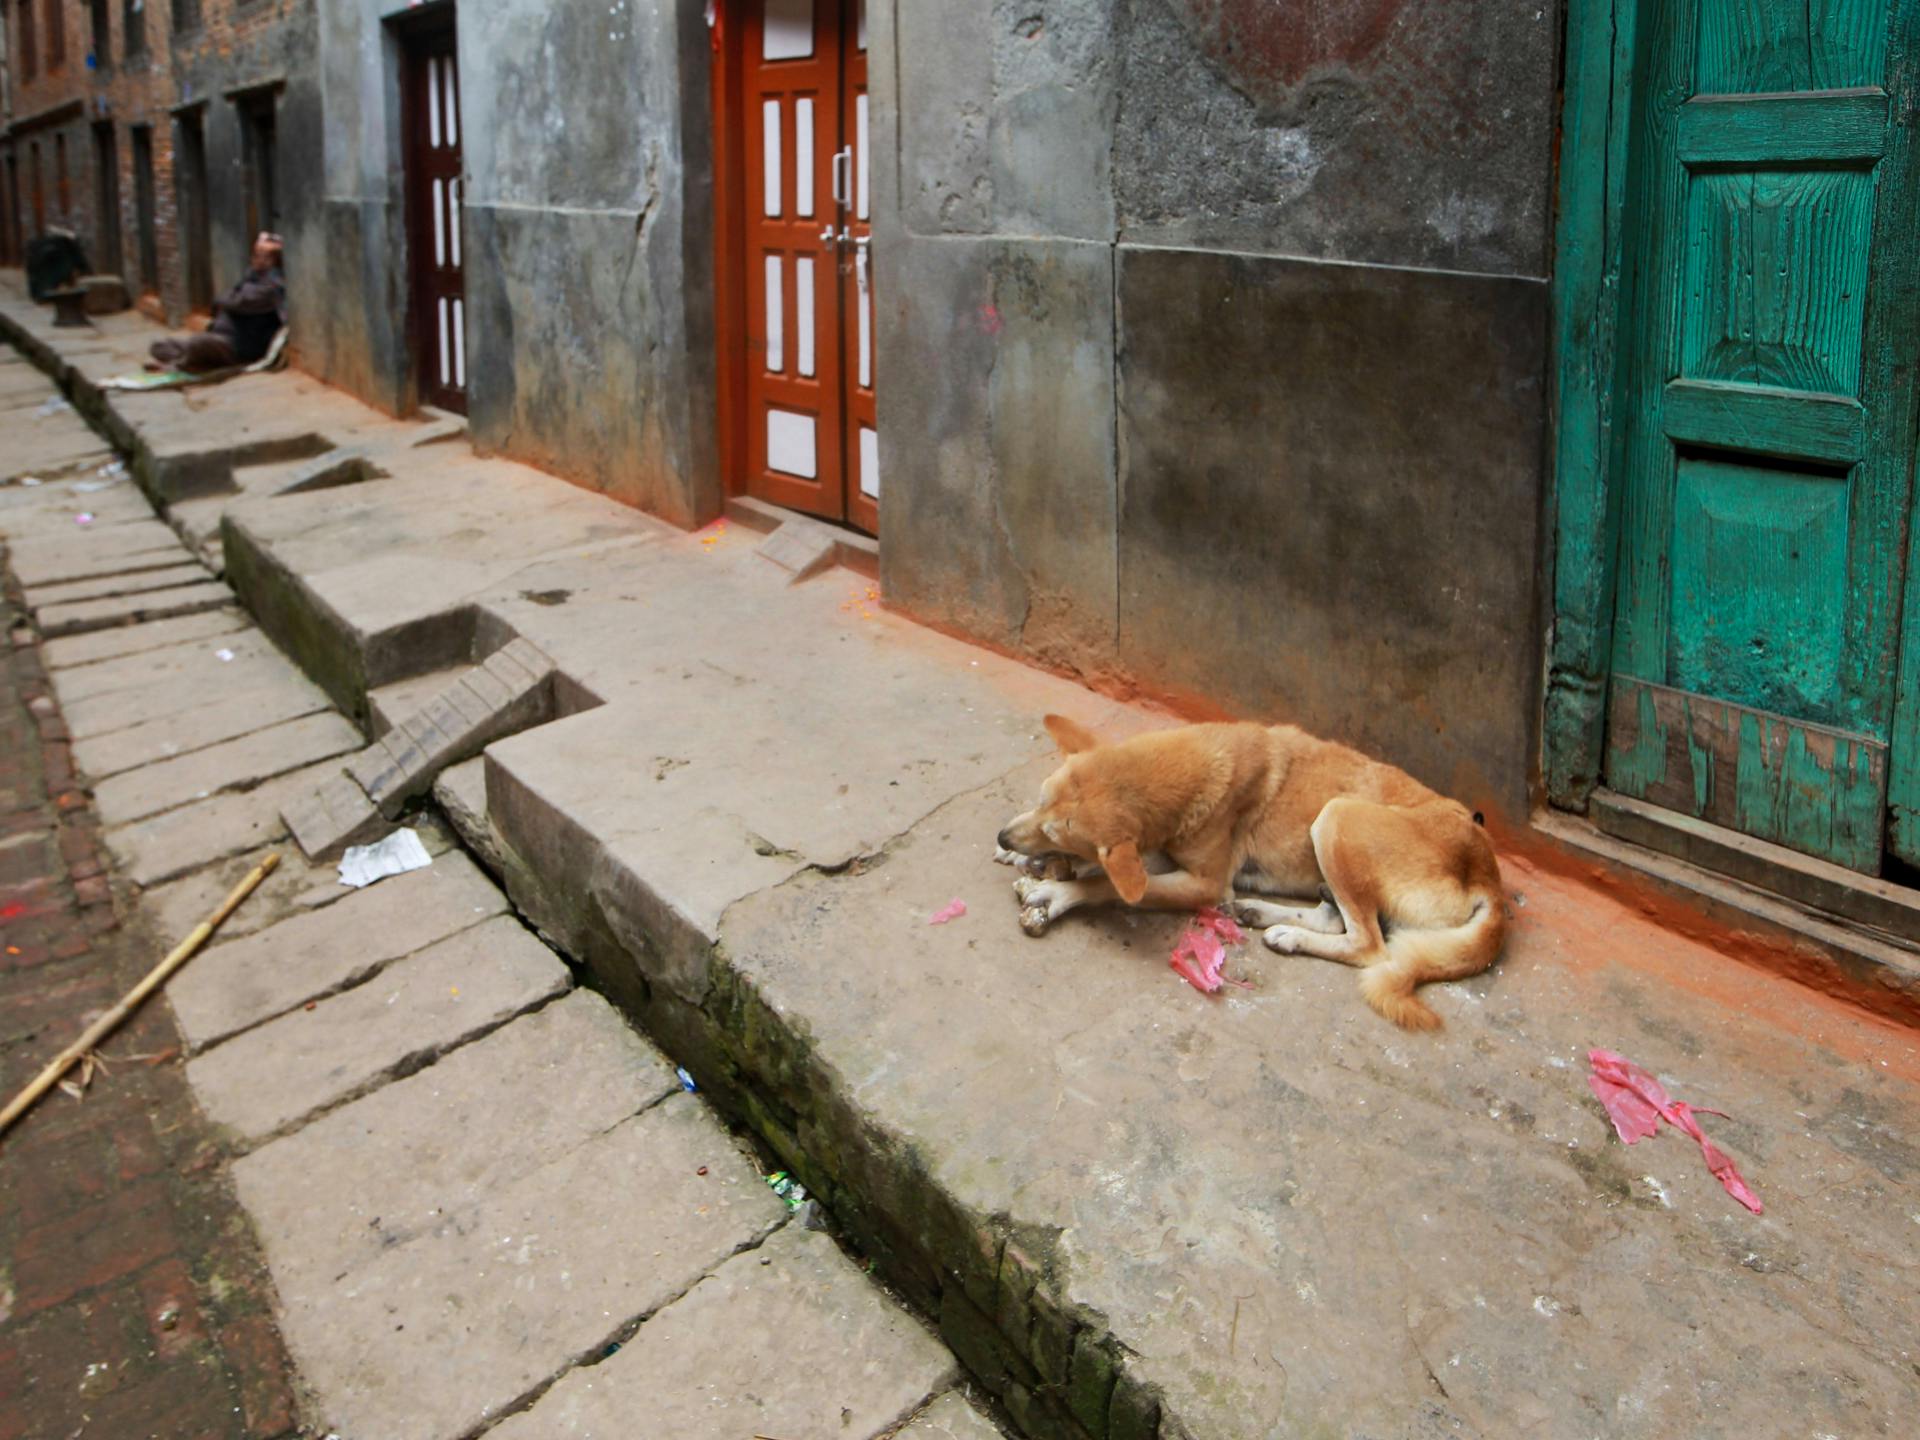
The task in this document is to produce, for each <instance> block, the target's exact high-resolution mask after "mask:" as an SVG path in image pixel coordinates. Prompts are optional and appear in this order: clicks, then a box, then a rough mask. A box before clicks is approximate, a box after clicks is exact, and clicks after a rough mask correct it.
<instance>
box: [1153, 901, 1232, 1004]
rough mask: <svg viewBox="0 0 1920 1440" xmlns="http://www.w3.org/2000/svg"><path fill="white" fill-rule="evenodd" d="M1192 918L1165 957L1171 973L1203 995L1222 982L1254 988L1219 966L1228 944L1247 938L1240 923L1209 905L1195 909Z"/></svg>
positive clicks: (1210, 992) (1218, 986)
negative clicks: (1171, 951)
mask: <svg viewBox="0 0 1920 1440" xmlns="http://www.w3.org/2000/svg"><path fill="white" fill-rule="evenodd" d="M1193 922H1194V923H1193V924H1192V925H1189V926H1188V927H1187V929H1186V931H1185V932H1184V933H1183V934H1182V935H1181V936H1180V943H1179V944H1177V945H1175V946H1174V947H1173V956H1172V958H1171V959H1169V960H1168V961H1167V963H1168V964H1169V965H1170V966H1172V967H1173V971H1174V973H1175V974H1176V975H1178V976H1179V977H1180V978H1181V979H1182V980H1184V981H1186V982H1187V983H1188V984H1189V985H1191V986H1193V988H1194V989H1196V990H1198V991H1200V992H1201V994H1203V995H1211V994H1213V993H1214V992H1215V991H1216V990H1218V989H1219V988H1220V987H1221V986H1222V985H1233V986H1236V987H1238V988H1239V989H1242V990H1251V989H1253V986H1251V985H1249V984H1248V983H1247V982H1246V981H1244V980H1235V979H1234V978H1233V977H1232V976H1230V975H1223V974H1221V973H1220V967H1221V966H1223V965H1225V964H1226V963H1227V946H1228V945H1238V944H1239V943H1240V942H1241V941H1242V940H1243V939H1245V938H1246V936H1245V933H1244V932H1243V931H1242V930H1241V929H1240V927H1239V926H1238V925H1236V924H1234V922H1233V921H1232V920H1231V919H1229V918H1228V917H1227V916H1225V915H1222V914H1221V913H1220V912H1219V911H1218V910H1216V909H1215V908H1214V907H1213V906H1211V905H1209V906H1207V907H1206V909H1204V910H1201V911H1198V912H1197V913H1196V914H1195V915H1194V917H1193Z"/></svg>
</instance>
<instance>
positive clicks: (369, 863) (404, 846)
mask: <svg viewBox="0 0 1920 1440" xmlns="http://www.w3.org/2000/svg"><path fill="white" fill-rule="evenodd" d="M432 863H433V857H432V856H431V855H429V854H427V847H426V846H425V845H423V844H421V843H420V836H419V834H418V833H417V832H416V831H413V830H411V829H403V830H396V831H394V832H393V833H392V834H391V835H389V836H387V838H386V839H384V840H381V841H379V842H377V843H376V844H372V845H349V846H348V847H347V853H346V854H344V855H342V856H341V857H340V883H341V884H342V885H351V886H353V887H354V888H355V889H358V888H360V887H361V886H363V885H371V884H373V882H374V881H376V880H384V879H386V878H387V876H389V875H404V874H406V873H407V871H409V870H422V869H425V868H426V867H427V866H429V865H431V864H432Z"/></svg>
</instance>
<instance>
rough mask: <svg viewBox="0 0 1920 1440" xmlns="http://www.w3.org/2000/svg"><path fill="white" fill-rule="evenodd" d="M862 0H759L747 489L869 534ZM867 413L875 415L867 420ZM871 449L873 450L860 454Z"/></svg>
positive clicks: (744, 104)
mask: <svg viewBox="0 0 1920 1440" xmlns="http://www.w3.org/2000/svg"><path fill="white" fill-rule="evenodd" d="M865 8H866V7H865V5H864V3H863V0H749V3H748V4H746V5H745V6H744V7H743V10H744V14H743V15H742V21H743V23H742V24H741V25H740V26H739V28H738V30H737V32H736V33H735V37H734V43H737V44H738V46H739V47H740V54H739V64H740V71H739V73H740V107H741V108H740V113H739V114H738V116H737V119H736V123H737V124H738V126H739V130H738V133H739V135H740V136H741V141H742V144H741V157H742V166H741V170H742V173H741V177H740V180H741V184H740V186H739V190H738V194H739V196H740V206H739V212H740V222H739V223H740V225H741V226H742V229H743V230H744V244H743V246H742V253H743V272H744V273H743V274H742V275H741V276H740V283H741V290H742V293H743V296H744V304H743V305H742V306H741V307H740V315H741V324H742V325H743V326H744V329H745V332H746V343H745V346H744V347H743V349H744V355H743V356H742V359H741V363H742V364H743V365H744V367H745V371H746V373H745V376H744V382H743V384H742V386H741V394H742V396H743V399H744V404H743V406H742V410H743V413H742V414H741V416H740V417H739V424H740V426H741V428H742V430H743V431H744V434H742V435H740V436H739V437H738V441H739V443H738V447H737V453H739V454H740V455H741V456H742V457H743V465H744V469H745V472H746V473H745V486H746V489H747V492H748V493H749V494H751V495H756V496H758V497H760V498H761V499H764V500H769V501H772V502H773V503H774V504H777V505H784V506H786V507H788V508H790V509H794V510H804V511H807V512H808V513H810V514H815V515H821V516H825V517H827V518H829V519H834V520H851V521H852V522H853V523H855V524H856V525H860V526H862V527H864V528H866V529H868V530H875V529H877V527H878V524H879V510H878V507H877V504H876V499H875V497H876V496H877V485H875V486H874V487H873V489H874V494H873V495H868V494H863V493H862V485H863V480H862V476H863V475H870V474H871V472H872V469H873V467H872V465H871V463H869V464H868V465H867V466H866V469H865V470H864V471H863V470H862V469H861V457H862V455H863V453H864V454H869V455H870V454H871V452H872V449H873V441H872V438H871V436H872V433H873V365H872V341H871V334H872V324H871V316H872V311H871V308H870V306H869V307H867V308H864V309H863V308H862V303H861V302H862V301H870V299H871V294H870V292H871V288H872V287H871V283H870V280H869V277H870V275H871V266H870V265H869V264H868V262H867V259H866V251H867V248H868V247H867V245H866V243H865V238H864V237H865V234H866V230H867V214H868V211H869V208H870V206H869V204H868V200H867V196H868V189H869V185H868V181H867V178H866V176H867V174H868V170H867V168H866V166H865V164H864V146H862V145H861V144H860V143H859V136H860V135H861V134H862V133H864V127H865V123H866V120H865V117H866V113H867V102H866V51H865V28H866V27H865ZM862 415H864V417H865V419H864V420H861V419H859V418H857V417H859V416H862ZM863 447H864V448H863Z"/></svg>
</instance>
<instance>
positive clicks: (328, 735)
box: [93, 711, 360, 825]
mask: <svg viewBox="0 0 1920 1440" xmlns="http://www.w3.org/2000/svg"><path fill="white" fill-rule="evenodd" d="M359 743H360V732H359V731H358V730H356V729H354V727H353V726H352V725H350V724H348V723H347V722H346V721H345V720H343V719H341V718H340V717H339V716H338V715H336V714H334V713H333V712H332V711H327V712H326V713H324V714H320V715H309V716H307V717H306V718H304V719H301V720H289V721H287V722H285V723H284V724H280V725H273V726H269V727H268V728H267V729H265V730H256V731H254V732H253V733H252V734H250V735H243V736H241V737H239V738H238V739H235V740H225V741H222V742H221V743H220V744H218V745H210V746H208V747H207V748H206V749H204V750H196V751H195V752H194V753H193V754H191V755H181V756H178V757H176V758H175V759H172V760H162V761H160V762H159V763H157V764H153V765H148V766H146V767H145V768H144V769H140V770H130V771H128V772H126V773H125V774H121V775H115V776H114V777H112V778H111V779H108V780H102V781H101V782H100V783H99V784H97V785H95V786H94V787H93V800H94V806H95V808H96V809H97V810H98V811H99V813H100V819H101V821H102V822H103V823H105V824H107V825H124V824H126V823H127V822H128V821H132V820H140V819H143V818H145V817H146V816H149V815H157V814H159V813H160V812H161V811H162V810H171V809H172V808H174V807H175V806H176V805H187V804H191V803H192V802H193V801H195V800H204V799H206V798H207V797H208V796H210V795H214V794H217V793H218V792H220V791H222V790H247V789H251V788H253V787H254V786H256V785H258V784H259V783H260V782H261V781H262V780H269V779H272V778H273V777H274V776H276V775H282V774H285V773H286V772H287V771H289V770H293V769H296V768H298V767H300V766H302V765H307V764H311V763H312V762H314V761H317V760H325V759H327V758H329V757H330V756H336V755H345V754H347V753H348V752H349V751H351V750H353V749H354V747H355V746H357V745H358V744H359Z"/></svg>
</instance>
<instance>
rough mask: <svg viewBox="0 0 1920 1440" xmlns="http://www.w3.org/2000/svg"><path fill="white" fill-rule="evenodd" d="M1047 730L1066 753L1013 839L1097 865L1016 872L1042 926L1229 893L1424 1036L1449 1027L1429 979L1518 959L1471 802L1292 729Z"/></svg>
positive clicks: (1051, 720)
mask: <svg viewBox="0 0 1920 1440" xmlns="http://www.w3.org/2000/svg"><path fill="white" fill-rule="evenodd" d="M1046 727H1047V732H1048V733H1049V734H1051V735H1052V736H1053V738H1054V740H1055V741H1056V742H1057V743H1058V744H1059V746H1060V749H1061V751H1062V752H1063V753H1064V754H1065V756H1066V757H1067V758H1066V762H1065V763H1064V764H1062V765H1061V766H1060V768H1059V769H1058V770H1056V771H1054V772H1053V774H1051V775H1049V776H1048V777H1047V779H1046V782H1045V783H1044V784H1043V785H1042V786H1041V787H1040V805H1039V808H1037V809H1034V810H1029V811H1028V812H1027V813H1026V814H1024V815H1020V816H1017V817H1016V818H1015V819H1013V820H1012V821H1010V822H1009V823H1008V825H1007V827H1006V828H1005V829H1004V830H1002V831H1001V832H1000V845H1001V847H1002V849H1003V850H1006V851H1011V852H1014V853H1015V854H1016V855H1022V856H1034V857H1039V856H1051V855H1060V854H1065V855H1070V856H1074V857H1076V858H1077V859H1079V860H1081V861H1087V862H1092V863H1090V864H1086V865H1083V866H1080V867H1078V868H1077V870H1076V871H1075V873H1074V874H1072V875H1070V876H1066V877H1062V878H1036V877H1034V876H1031V875H1029V876H1025V877H1022V878H1021V879H1020V880H1018V881H1016V882H1015V885H1014V890H1015V893H1016V894H1017V895H1018V896H1019V898H1020V903H1021V906H1022V907H1023V908H1022V911H1021V917H1020V923H1021V927H1022V928H1023V929H1025V930H1026V931H1027V933H1028V934H1030V935H1038V934H1041V933H1043V932H1044V931H1045V930H1046V928H1047V926H1048V925H1049V924H1051V923H1052V922H1053V921H1055V920H1057V919H1059V918H1060V917H1061V916H1062V915H1064V914H1066V913H1067V911H1069V910H1071V909H1073V908H1074V907H1075V906H1079V905H1093V904H1099V903H1101V902H1103V901H1108V900H1113V899H1115V898H1118V899H1121V900H1124V901H1126V903H1127V904H1129V905H1141V906H1145V907H1148V908H1150V909H1155V910H1192V909H1196V908H1198V907H1200V906H1202V905H1218V904H1226V905H1228V907H1229V909H1230V912H1231V913H1232V914H1233V915H1234V917H1235V918H1236V919H1238V920H1239V921H1241V923H1243V924H1247V925H1252V926H1260V927H1266V928H1265V930H1264V934H1263V935H1262V937H1261V938H1263V939H1264V940H1265V941H1266V943H1267V945H1268V947H1269V948H1270V949H1273V950H1277V951H1280V952H1281V953H1283V954H1288V955H1317V956H1319V957H1320V958H1321V959H1323V960H1338V961H1339V962H1341V963H1342V964H1344V965H1353V966H1356V967H1359V969H1360V970H1361V972H1362V973H1361V976H1360V993H1361V994H1362V995H1364V996H1365V997H1366V1001H1367V1003H1368V1004H1369V1005H1371V1006H1372V1007H1373V1008H1374V1009H1375V1010H1378V1011H1379V1012H1380V1013H1381V1014H1382V1015H1384V1016H1386V1017H1387V1019H1389V1020H1391V1021H1393V1022H1394V1023H1395V1024H1396V1025H1403V1026H1405V1027H1406V1028H1407V1029H1409V1030H1431V1029H1435V1028H1437V1027H1438V1026H1439V1024H1440V1017H1439V1016H1438V1015H1436V1014H1435V1013H1434V1012H1433V1011H1432V1010H1431V1009H1430V1008H1429V1007H1428V1006H1427V1005H1426V1004H1425V1003H1424V1002H1423V1001H1421V1000H1420V999H1418V998H1417V997H1416V996H1415V995H1414V993H1413V991H1414V987H1415V986H1417V985H1420V984H1423V983H1425V982H1426V981H1428V980H1459V979H1463V978H1465V977H1466V976H1468V975H1477V974H1479V973H1480V972H1481V971H1482V970H1484V969H1486V968H1487V967H1488V966H1489V965H1491V964H1492V963H1493V961H1494V957H1495V956H1496V955H1498V954H1499V953H1500V941H1501V939H1502V936H1503V934H1504V932H1505V930H1506V908H1505V902H1504V900H1503V898H1502V895H1501V890H1500V868H1499V865H1498V863H1497V862H1496V861H1495V859H1494V855H1493V845H1492V843H1491V842H1490V841H1488V839H1487V836H1486V832H1485V831H1483V830H1482V829H1480V827H1479V826H1477V825H1476V824H1474V820H1473V816H1472V815H1470V814H1469V813H1468V812H1467V809H1466V807H1465V806H1463V805H1461V804H1459V803H1457V802H1456V801H1453V800H1448V799H1444V798H1443V797H1441V796H1439V795H1436V794H1434V792H1433V791H1431V790H1429V789H1427V787H1426V786H1424V785H1422V784H1421V783H1420V782H1419V781H1417V780H1415V779H1414V778H1413V777H1412V776H1411V775H1408V774H1407V773H1406V772H1405V771H1402V770H1397V769H1395V768H1394V767H1393V766H1391V765H1383V764H1381V763H1380V762H1378V761H1376V760H1369V759H1368V758H1367V757H1366V756H1364V755H1361V754H1359V753H1358V752H1357V751H1353V750H1349V749H1347V748H1346V747H1345V746H1344V745H1335V744H1332V743H1331V742H1329V741H1325V740H1316V739H1315V738H1314V737H1312V736H1311V735H1308V734H1306V733H1305V732H1303V731H1300V730H1296V729H1295V728H1294V727H1292V726H1291V725H1275V726H1272V727H1270V728H1269V727H1267V726H1262V725H1245V724H1240V725H1187V726H1182V727H1180V728H1178V729H1173V730H1158V731H1154V732H1152V733H1149V734H1146V735H1137V736H1135V737H1134V738H1132V739H1130V740H1122V741H1118V742H1116V743H1115V744H1111V745H1103V744H1101V743H1100V741H1099V740H1098V739H1096V738H1095V737H1094V736H1093V735H1092V734H1091V733H1090V732H1089V731H1087V730H1086V729H1085V728H1084V727H1082V726H1080V725H1078V724H1076V723H1075V722H1074V721H1072V720H1068V719H1066V718H1065V717H1063V716H1060V715H1049V716H1047V717H1046ZM1153 851H1161V852H1164V853H1165V855H1166V856H1167V858H1168V859H1169V860H1170V861H1171V862H1172V864H1173V868H1172V869H1171V870H1170V871H1168V872H1167V873H1164V874H1149V873H1148V872H1147V867H1146V865H1145V864H1144V863H1143V861H1142V857H1143V856H1144V855H1146V854H1148V853H1149V852H1153ZM1049 873H1050V874H1051V873H1053V872H1049ZM1236 890H1239V891H1252V892H1253V893H1254V894H1256V895H1271V896H1280V897H1286V898H1289V899H1292V900H1294V901H1295V902H1296V903H1294V904H1291V905H1282V904H1275V903H1273V901H1271V900H1257V899H1249V898H1237V899H1236V898H1235V891H1236ZM1316 901H1317V902H1318V903H1314V902H1316ZM1300 902H1306V903H1300Z"/></svg>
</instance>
